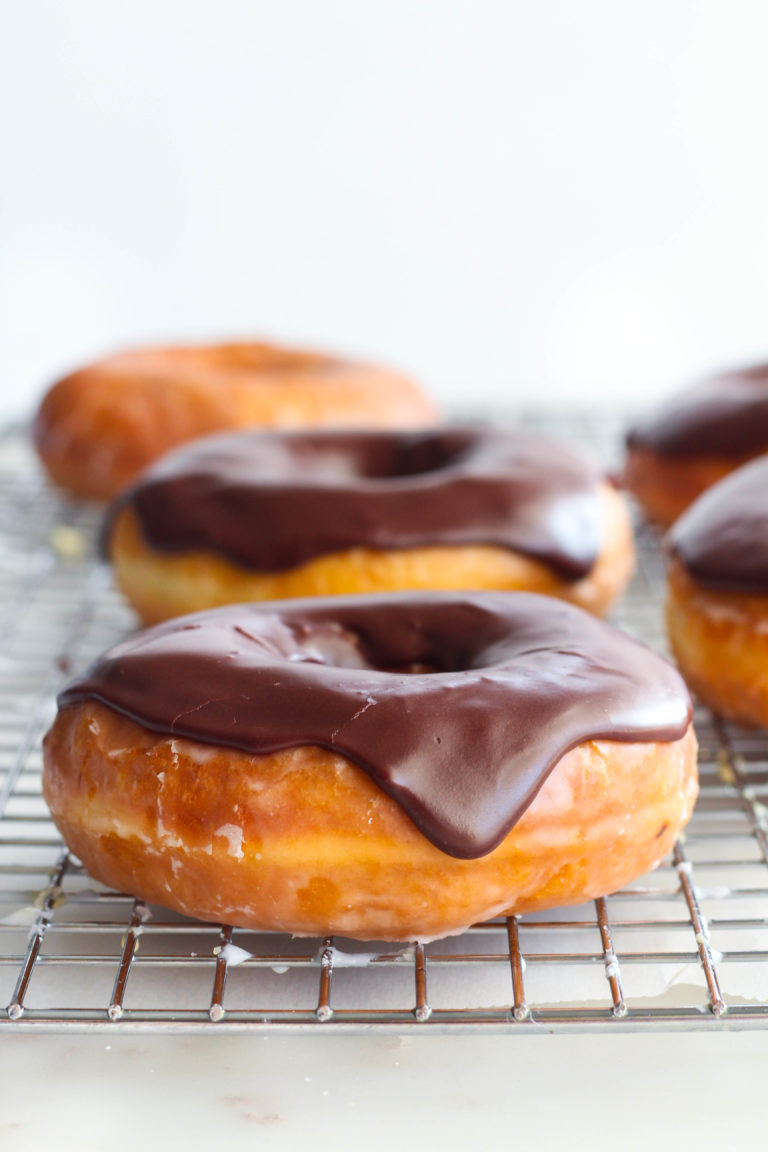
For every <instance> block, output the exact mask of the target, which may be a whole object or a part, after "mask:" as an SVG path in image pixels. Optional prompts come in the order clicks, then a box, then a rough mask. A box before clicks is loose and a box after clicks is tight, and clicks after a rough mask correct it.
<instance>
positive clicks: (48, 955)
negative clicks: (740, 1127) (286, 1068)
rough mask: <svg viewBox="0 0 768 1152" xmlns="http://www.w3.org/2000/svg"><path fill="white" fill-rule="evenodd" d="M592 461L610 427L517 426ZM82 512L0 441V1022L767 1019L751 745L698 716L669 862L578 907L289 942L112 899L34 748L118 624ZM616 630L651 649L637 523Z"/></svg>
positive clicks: (755, 747)
mask: <svg viewBox="0 0 768 1152" xmlns="http://www.w3.org/2000/svg"><path fill="white" fill-rule="evenodd" d="M524 418H526V419H528V421H529V422H531V423H532V424H534V425H537V426H542V427H545V428H547V429H549V430H552V431H555V432H558V433H566V434H567V435H568V436H569V437H570V439H571V440H576V441H581V442H582V443H583V444H586V445H587V446H588V447H590V448H591V449H592V450H594V451H598V452H599V453H600V454H601V456H602V458H603V460H604V461H606V462H607V463H610V454H611V451H612V450H613V449H615V445H616V443H617V442H618V441H617V437H616V433H617V430H618V428H619V426H620V421H619V420H618V418H609V417H605V416H600V417H597V416H592V415H584V414H582V415H580V416H568V417H561V418H560V419H559V420H557V421H556V420H554V419H553V418H552V417H551V416H536V415H535V414H534V415H531V414H529V415H528V416H527V417H524ZM97 525H98V512H97V510H96V509H94V508H93V507H90V506H87V505H84V504H76V503H74V502H70V501H67V500H65V499H64V498H63V497H62V496H61V495H59V494H57V493H55V492H53V491H52V490H51V489H50V488H49V487H48V486H47V485H46V484H45V482H44V480H43V478H42V476H41V474H40V471H39V469H38V467H37V465H36V462H35V461H34V459H33V457H32V454H31V452H30V451H29V449H28V447H27V440H26V437H25V435H24V432H23V430H18V429H8V430H6V431H5V432H4V433H3V434H2V435H0V999H1V1000H2V1003H3V1004H4V1005H6V1007H5V1009H4V1010H2V1011H0V1024H2V1025H3V1026H4V1027H8V1028H16V1029H22V1028H24V1029H29V1028H37V1029H41V1030H65V1029H73V1030H80V1031H88V1030H91V1029H123V1030H125V1029H128V1030H148V1031H165V1030H167V1029H177V1030H185V1031H207V1030H227V1029H230V1030H262V1029H269V1028H293V1029H298V1030H307V1031H308V1030H312V1029H317V1028H318V1027H322V1028H326V1029H328V1028H330V1029H339V1028H341V1029H353V1030H356V1029H369V1028H377V1029H378V1028H383V1029H386V1028H394V1029H397V1030H402V1029H405V1028H410V1027H415V1028H419V1029H425V1030H435V1029H439V1030H440V1029H441V1030H443V1031H457V1030H461V1029H465V1030H466V1029H470V1030H476V1029H486V1028H488V1027H491V1028H496V1029H500V1030H507V1031H517V1032H520V1033H525V1032H526V1031H527V1032H529V1033H531V1032H536V1031H540V1030H541V1029H546V1030H548V1031H559V1030H567V1029H590V1028H598V1029H606V1030H617V1029H618V1030H622V1029H623V1030H627V1029H630V1030H631V1029H643V1028H650V1029H673V1028H682V1029H686V1028H687V1029H698V1028H714V1029H718V1028H726V1027H738V1028H747V1027H766V1026H768V740H766V736H765V733H763V732H758V731H747V730H743V729H739V728H736V727H734V726H732V725H727V724H724V723H722V722H721V721H719V720H718V719H717V718H716V717H714V716H712V715H711V714H709V713H707V712H706V711H705V710H703V709H701V708H697V710H696V728H697V732H698V735H699V742H700V781H701V792H700V798H699V802H698V804H697V808H696V812H695V814H694V817H693V819H692V821H691V824H690V825H689V827H688V829H687V830H686V833H685V837H684V839H682V840H681V842H679V843H678V844H677V845H676V846H675V849H674V852H673V853H672V855H671V856H670V857H669V858H668V859H667V860H665V861H664V862H663V863H662V865H661V866H660V867H659V868H658V869H657V870H656V871H655V872H653V873H652V874H649V875H647V876H645V877H643V878H641V879H640V880H638V881H637V882H636V883H635V884H632V885H630V886H629V887H628V888H627V889H625V890H623V891H621V892H618V893H616V894H614V895H610V896H607V897H605V898H604V899H600V900H597V901H595V902H594V903H593V904H590V905H583V906H580V907H577V908H567V909H558V910H555V911H553V912H548V913H539V914H536V915H529V916H520V917H516V916H513V917H508V918H499V919H495V920H492V921H489V922H488V923H483V924H475V925H473V926H472V927H471V928H470V929H469V930H468V931H466V932H465V933H464V934H463V935H461V936H457V937H451V938H449V939H446V940H442V941H436V942H433V943H429V944H423V945H422V944H420V943H414V944H411V945H409V946H407V947H406V946H403V945H394V944H393V945H390V946H386V945H382V944H380V943H377V944H364V943H360V942H355V941H349V940H340V939H333V938H330V937H329V938H326V939H317V940H306V939H294V938H291V937H288V936H284V935H280V934H276V933H259V932H252V931H246V930H243V929H232V928H231V927H228V926H226V925H224V926H222V925H216V924H204V923H200V922H197V921H192V920H189V919H185V918H184V917H182V916H180V915H177V914H175V913H173V912H169V911H168V910H166V909H162V908H160V907H147V906H146V905H144V904H142V903H141V902H140V901H138V900H135V899H134V898H133V897H131V896H130V895H127V894H122V893H115V892H113V891H111V890H109V889H107V888H105V887H104V886H102V885H100V884H99V883H97V882H96V881H94V880H92V879H91V878H90V877H88V875H87V874H86V873H85V871H84V869H83V867H82V865H81V864H80V863H79V862H78V861H77V860H76V859H74V858H73V857H72V856H71V855H69V854H68V853H67V851H66V849H65V848H64V847H63V845H62V842H61V840H60V837H59V836H58V833H57V831H56V829H55V827H54V826H53V824H52V823H51V821H50V819H49V817H48V814H47V810H46V808H45V804H44V801H43V799H42V796H41V789H40V776H41V752H40V744H41V739H42V735H43V733H44V732H45V730H46V728H47V726H48V724H49V723H50V721H51V720H52V718H53V715H54V710H55V696H56V693H57V691H58V690H59V689H60V688H61V687H62V686H63V684H64V683H65V682H66V680H67V679H68V678H69V676H70V675H72V674H73V673H75V672H77V671H78V670H79V669H81V668H82V667H84V666H85V665H86V664H87V663H88V662H89V661H91V660H92V659H94V658H95V657H96V656H97V655H98V653H99V652H100V651H101V650H102V649H103V648H105V647H107V646H108V645H110V644H112V643H114V642H116V641H117V640H118V639H120V638H122V637H123V636H125V635H126V633H127V632H129V631H130V630H131V629H132V628H133V627H134V620H133V618H132V616H131V613H130V611H129V610H128V609H127V607H126V606H125V605H124V604H123V603H122V602H121V600H120V598H119V596H118V595H117V593H116V592H114V591H113V589H112V588H111V586H110V580H109V574H108V572H107V571H106V570H105V568H104V566H103V565H102V564H101V563H100V562H99V560H98V558H97V555H96V551H95V545H94V541H95V536H96V529H97ZM638 561H639V563H638V571H637V575H636V578H635V580H634V582H633V585H632V587H631V589H630V591H629V594H628V595H627V596H626V598H625V600H624V602H623V604H622V605H621V607H620V609H619V610H618V612H617V613H616V617H615V619H616V622H617V623H618V624H619V625H621V626H622V627H624V628H626V629H627V630H628V631H631V632H632V633H633V634H635V635H637V636H639V637H640V638H642V639H643V640H645V641H646V642H647V643H649V644H650V645H651V646H652V647H655V648H656V649H658V650H660V651H663V650H664V639H663V634H662V627H661V580H662V566H661V560H660V555H659V549H658V542H657V540H656V538H655V537H654V535H653V533H652V532H651V531H650V530H648V529H647V528H644V527H642V526H640V527H639V529H638Z"/></svg>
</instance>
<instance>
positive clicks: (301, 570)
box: [110, 484, 634, 624]
mask: <svg viewBox="0 0 768 1152" xmlns="http://www.w3.org/2000/svg"><path fill="white" fill-rule="evenodd" d="M600 503H601V513H602V522H603V525H604V527H603V541H604V542H603V546H602V548H601V550H600V553H599V554H598V557H597V560H596V562H595V564H594V566H593V568H592V570H591V571H590V572H589V573H588V574H587V575H586V576H584V577H582V578H581V579H580V580H576V581H568V580H564V579H562V578H561V577H558V575H557V574H556V573H554V572H553V571H552V570H551V568H549V567H547V566H546V565H545V564H542V563H540V562H538V561H536V560H534V559H532V558H531V557H529V556H524V555H523V554H522V553H519V552H515V551H512V550H511V549H506V548H497V547H493V546H490V545H487V546H482V545H463V546H461V547H423V548H406V549H387V550H382V549H378V550H377V549H371V548H354V549H350V550H347V551H345V552H338V553H334V554H331V555H328V556H320V557H317V558H316V559H314V560H309V561H307V562H306V563H305V564H301V565H299V566H297V567H296V568H293V569H288V570H286V571H282V572H267V573H257V572H251V571H248V570H247V569H245V568H241V567H239V566H238V565H235V564H233V563H232V562H231V561H228V560H227V559H225V558H224V557H222V556H218V555H216V554H215V553H213V552H194V553H189V554H185V555H182V556H174V555H170V554H168V553H164V552H160V551H158V550H157V549H154V548H152V547H151V545H150V544H148V542H147V541H146V539H145V538H144V536H143V534H142V531H141V528H140V526H139V523H138V521H137V518H136V516H135V514H134V512H133V511H132V510H131V509H130V508H124V509H123V510H122V511H121V512H120V513H119V514H118V516H117V518H116V520H115V523H114V527H113V529H112V534H111V542H110V555H111V559H112V565H113V568H114V574H115V580H116V583H117V585H118V587H119V588H120V589H121V591H122V592H123V594H124V595H125V596H126V598H127V599H128V600H129V601H130V602H131V604H132V605H133V607H134V608H135V609H136V611H137V612H138V614H139V616H140V618H141V620H142V621H143V622H144V623H145V624H155V623H157V622H159V621H161V620H167V619H168V618H170V617H171V616H182V615H186V614H187V613H189V612H199V611H201V610H203V609H206V608H216V607H218V606H220V605H224V604H237V603H247V602H249V601H259V600H281V599H289V598H293V597H300V596H302V597H303V596H347V595H355V594H364V593H375V592H387V591H393V590H404V591H405V590H413V591H418V590H422V589H423V590H428V589H445V590H447V591H451V590H461V589H466V588H475V589H478V590H484V589H488V590H493V589H499V590H504V591H530V592H539V593H542V594H544V595H548V596H557V597H558V598H560V599H563V600H567V601H569V602H570V603H572V604H576V605H578V606H579V607H581V608H585V609H586V610H587V611H588V612H592V613H594V614H595V615H597V616H605V615H607V613H608V612H609V611H610V609H611V607H612V605H613V604H614V602H615V600H616V599H617V597H618V596H620V595H621V593H622V592H623V590H624V588H625V587H626V585H627V583H628V582H629V580H630V578H631V575H632V572H633V570H634V541H633V536H632V525H631V521H630V516H629V511H628V509H627V504H626V500H625V499H624V497H623V496H622V495H621V493H619V492H617V491H616V490H615V489H614V488H612V487H611V486H610V485H608V484H605V485H604V486H603V488H602V490H601V492H600Z"/></svg>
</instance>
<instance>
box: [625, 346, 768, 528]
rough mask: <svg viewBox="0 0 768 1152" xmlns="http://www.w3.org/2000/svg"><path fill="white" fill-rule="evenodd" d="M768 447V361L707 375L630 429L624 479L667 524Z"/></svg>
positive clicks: (647, 509) (652, 513)
mask: <svg viewBox="0 0 768 1152" xmlns="http://www.w3.org/2000/svg"><path fill="white" fill-rule="evenodd" d="M764 452H768V364H761V365H758V366H756V367H753V368H747V369H742V370H740V371H734V372H726V373H722V374H720V375H717V376H712V377H709V378H708V379H705V380H703V381H699V382H698V383H696V384H694V385H692V386H691V387H689V388H687V389H685V390H684V391H683V392H680V393H678V394H677V395H676V396H673V397H672V398H671V399H669V400H668V401H667V402H666V403H665V404H663V405H662V406H661V407H660V408H658V409H657V410H656V411H655V412H653V413H651V414H650V415H648V416H646V417H644V418H643V419H641V420H639V421H638V422H637V423H636V424H635V425H634V427H633V428H631V429H630V431H629V432H628V434H627V462H626V470H625V481H626V485H627V487H628V488H629V489H630V491H631V492H633V493H634V495H635V496H636V497H637V499H638V500H639V502H640V504H641V505H642V506H643V508H644V510H645V512H646V513H647V515H648V516H649V518H650V519H651V520H653V521H655V522H656V523H657V524H660V525H662V526H664V527H668V526H669V525H670V524H672V523H674V521H675V520H676V519H677V518H678V516H680V515H681V514H682V513H683V512H684V511H685V509H686V508H687V507H688V506H689V504H692V503H693V501H694V500H695V499H696V498H697V497H698V496H700V495H701V493H702V492H704V491H705V490H706V489H707V488H709V487H711V486H712V485H713V484H716V483H717V481H718V480H722V478H723V477H724V476H726V475H727V474H728V473H729V472H732V471H733V470H734V469H735V468H739V467H740V466H741V465H742V464H744V463H746V462H747V461H748V460H751V459H753V458H754V457H755V456H761V455H762V454H763V453H764Z"/></svg>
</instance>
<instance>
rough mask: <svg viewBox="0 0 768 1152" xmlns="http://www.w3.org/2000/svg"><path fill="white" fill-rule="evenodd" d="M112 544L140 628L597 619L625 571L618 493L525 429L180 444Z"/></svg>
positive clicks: (112, 526)
mask: <svg viewBox="0 0 768 1152" xmlns="http://www.w3.org/2000/svg"><path fill="white" fill-rule="evenodd" d="M103 541H104V550H105V552H106V554H107V555H108V556H109V558H110V559H111V560H112V563H113V565H114V568H115V573H116V577H117V582H118V584H119V585H120V587H121V588H122V590H123V591H124V593H125V594H126V596H127V597H128V599H129V600H130V601H131V602H132V603H133V604H134V606H135V607H136V608H137V609H138V611H139V614H140V615H141V617H142V619H143V620H144V621H145V622H146V623H154V622H156V621H158V620H162V619H166V618H168V617H170V616H174V615H181V614H184V613H186V612H196V611H202V610H204V609H207V608H211V607H216V606H218V605H220V604H228V603H239V602H246V601H258V600H268V599H278V600H279V599H284V598H285V599H287V598H289V597H303V596H325V595H352V594H366V593H375V592H388V591H398V590H421V589H444V590H458V589H465V588H475V589H479V590H484V589H499V590H513V591H514V590H527V591H534V592H541V593H544V594H547V595H553V596H557V597H560V598H562V599H564V600H568V601H571V602H573V603H575V604H578V605H580V606H581V607H584V608H587V609H588V610H589V611H591V612H593V613H595V614H597V615H602V614H605V613H606V612H607V611H608V609H609V608H610V606H611V604H612V602H613V601H614V599H615V598H616V597H617V596H618V595H619V593H620V592H621V591H622V590H623V588H624V587H625V585H626V583H627V582H628V580H629V578H630V575H631V573H632V569H633V565H634V547H633V539H632V529H631V524H630V517H629V513H628V509H627V505H626V501H625V499H624V496H623V495H622V494H621V493H619V492H617V491H616V490H615V488H613V487H612V486H611V485H610V484H608V483H607V482H606V481H605V480H604V479H603V478H602V477H601V476H600V474H599V473H598V471H597V470H596V469H594V468H593V467H592V465H591V464H589V463H588V462H587V461H584V460H583V459H582V458H581V457H580V456H578V455H577V454H575V453H573V452H571V451H570V450H569V449H567V448H566V447H564V446H562V445H559V444H555V443H553V442H551V441H549V440H545V439H543V438H539V437H536V436H533V435H531V434H530V433H527V432H522V431H515V430H507V429H500V428H495V427H491V426H487V425H485V426H484V425H454V426H448V427H445V428H440V429H429V430H424V431H422V432H405V433H404V432H383V433H382V432H378V433H376V432H346V433H345V432H319V433H318V432H311V433H305V432H302V433H272V434H264V433H261V434H256V433H251V432H249V433H238V434H230V435H228V436H222V437H212V438H208V439H205V440H201V441H198V442H197V443H195V444H193V445H190V446H188V447H186V448H183V449H181V450H179V451H177V452H175V453H173V454H171V455H169V456H167V457H166V458H165V459H164V460H162V461H160V462H159V464H157V465H156V466H155V467H154V468H152V469H150V470H148V471H147V472H146V473H144V474H143V476H142V477H140V478H139V480H138V481H137V482H136V484H135V485H134V486H133V487H132V488H130V489H128V490H127V491H126V492H124V493H122V494H121V496H120V497H119V498H118V500H117V501H116V502H115V503H114V504H113V505H112V507H111V508H110V510H109V513H108V516H107V520H106V524H105V531H104V535H103Z"/></svg>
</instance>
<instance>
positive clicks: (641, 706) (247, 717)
mask: <svg viewBox="0 0 768 1152" xmlns="http://www.w3.org/2000/svg"><path fill="white" fill-rule="evenodd" d="M88 699H94V700H99V701H101V702H102V703H104V704H106V705H107V706H109V707H110V708H113V709H114V710H116V711H118V712H121V713H123V714H125V715H127V716H129V717H131V718H132V719H134V720H136V721H137V722H138V723H139V724H141V725H143V726H144V727H145V728H148V729H151V730H152V731H156V732H161V733H165V734H168V735H174V736H185V737H189V738H191V739H193V740H201V741H204V742H206V743H210V744H217V745H226V746H228V747H232V748H238V749H241V750H243V751H245V752H250V753H266V752H273V751H277V750H279V749H283V748H292V747H298V746H301V745H320V746H321V747H323V748H326V749H330V750H332V751H334V752H337V753H340V754H341V755H343V756H346V757H347V758H349V759H350V760H353V761H354V762H355V763H356V764H358V765H359V766H360V767H361V768H363V769H364V770H365V771H366V772H367V773H368V774H369V776H370V777H371V779H372V780H374V781H375V783H376V784H378V785H379V786H380V787H381V788H382V789H383V791H384V792H386V793H388V794H389V795H390V796H391V797H393V798H394V799H395V800H396V801H397V802H398V803H399V804H400V805H401V807H402V808H403V809H404V811H405V812H406V813H407V814H408V815H409V816H410V817H411V819H412V820H413V822H414V824H415V825H416V826H417V827H418V828H419V829H420V830H421V831H422V832H423V834H424V835H425V836H426V837H428V839H430V840H431V841H432V842H433V843H434V844H435V845H436V846H437V847H438V848H440V849H442V851H444V852H446V853H448V854H449V855H451V856H458V857H462V858H473V857H478V856H483V855H485V854H486V853H487V852H490V851H491V850H492V849H493V848H494V847H495V846H496V845H497V844H498V843H499V842H500V841H501V840H502V839H503V837H504V836H505V835H506V833H507V832H508V830H509V829H510V828H511V827H512V825H513V824H514V823H515V821H516V820H517V819H518V818H519V817H520V815H521V814H522V813H523V812H524V811H525V809H526V808H527V807H528V805H529V804H530V803H531V801H532V800H533V798H534V797H535V795H536V793H537V792H538V790H539V788H540V787H541V785H542V784H543V782H544V780H545V779H546V777H547V775H548V774H549V772H550V770H551V769H552V768H553V767H554V765H555V764H556V763H557V761H558V760H559V759H560V757H561V756H562V755H563V754H564V753H565V752H567V751H568V750H569V749H570V748H573V747H575V746H576V745H577V744H580V743H582V742H583V741H585V740H589V739H606V740H618V741H635V740H647V741H653V740H663V741H670V740H676V739H679V738H680V737H681V736H682V735H683V734H684V732H685V730H686V727H687V725H688V723H689V720H690V716H691V706H690V700H689V698H688V693H687V691H686V688H685V686H684V684H683V682H682V680H681V679H680V677H679V676H678V674H677V672H676V671H675V670H674V669H673V668H672V667H671V666H670V665H669V664H667V663H666V662H665V661H663V660H662V659H661V658H660V657H658V656H656V655H654V654H653V653H652V652H650V651H649V650H648V649H646V648H644V647H643V646H642V645H641V644H639V643H637V642H636V641H634V640H632V639H630V638H629V637H628V636H626V635H625V634H624V633H621V632H618V631H617V630H616V629H614V628H612V627H611V626H610V625H608V624H605V623H603V622H602V621H599V620H596V619H594V618H593V617H591V616H589V615H587V614H586V613H585V612H582V611H581V610H580V609H578V608H574V607H572V606H571V605H569V604H564V603H562V602H561V601H556V600H553V599H550V598H548V597H544V596H536V595H533V594H529V593H523V592H519V593H479V592H477V593H463V594H448V593H445V594H443V593H428V594H421V595H413V594H407V593H402V594H396V595H388V596H361V597H349V598H341V597H339V598H328V599H322V600H294V601H283V602H280V603H273V604H271V605H269V606H260V605H237V606H235V607H229V608H222V609H216V610H215V611H211V612H201V613H198V614H196V615H193V616H186V617H182V618H180V619H177V620H172V621H169V622H167V623H165V624H161V625H159V626H158V627H155V628H151V629H149V630H147V631H146V632H142V633H139V635H138V636H136V637H135V638H133V639H131V640H128V641H126V642H125V643H123V644H120V645H118V646H117V647H116V648H113V649H112V650H111V651H109V652H107V653H106V654H105V655H104V656H103V657H102V659H101V660H99V661H98V662H97V663H96V664H94V665H93V667H92V668H91V669H90V670H89V671H88V672H87V673H86V674H85V675H84V677H83V678H82V679H80V680H76V681H75V682H74V683H73V684H71V685H70V686H69V687H68V688H67V689H66V690H65V691H64V692H63V693H62V695H61V696H60V697H59V706H60V707H62V708H66V707H68V706H70V705H73V704H77V703H79V702H81V701H83V700H88Z"/></svg>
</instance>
